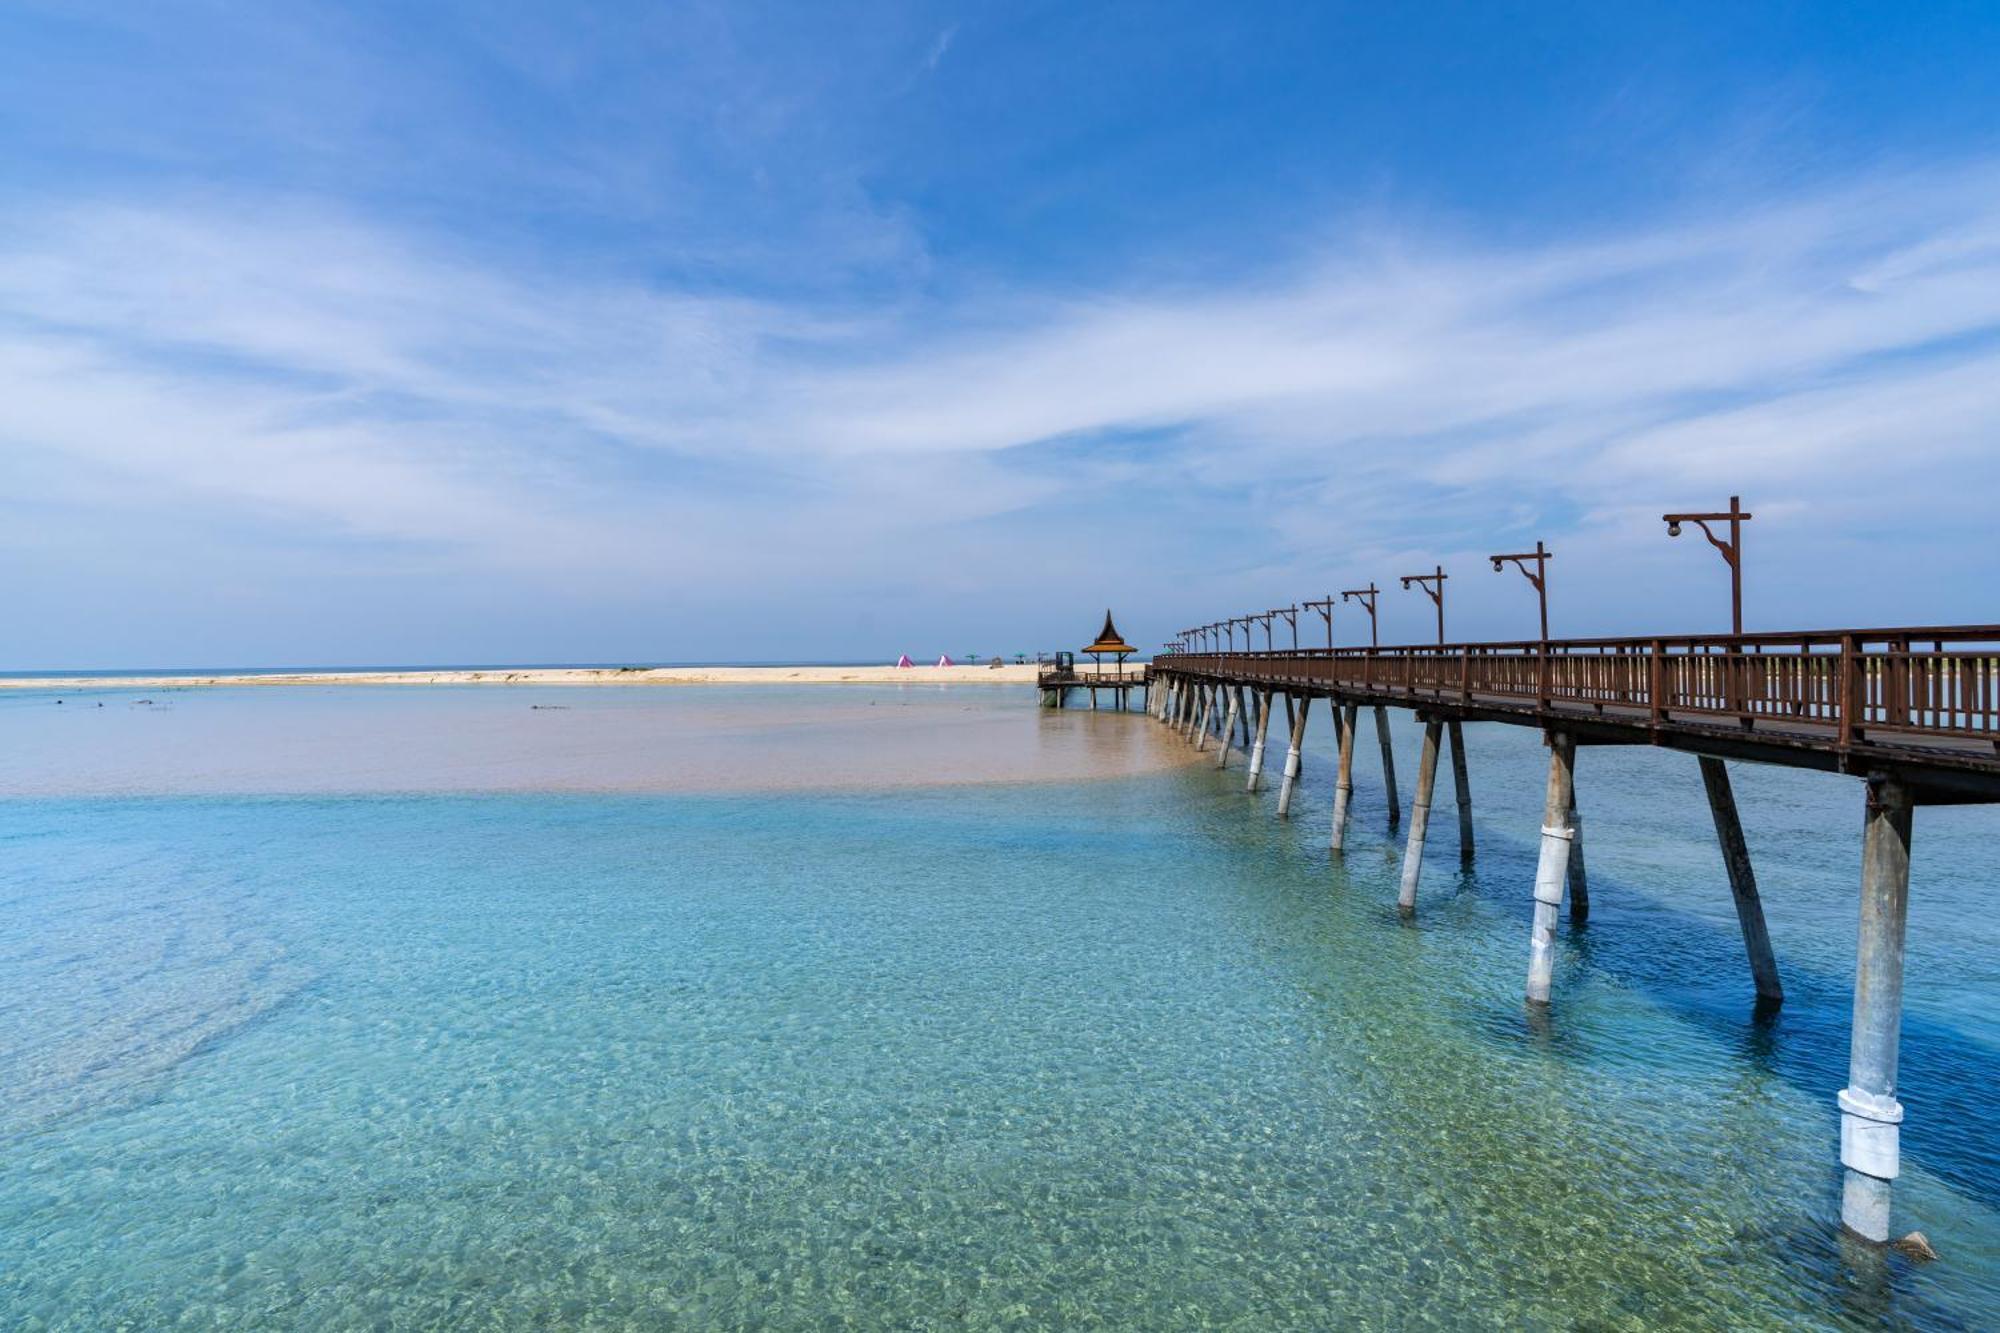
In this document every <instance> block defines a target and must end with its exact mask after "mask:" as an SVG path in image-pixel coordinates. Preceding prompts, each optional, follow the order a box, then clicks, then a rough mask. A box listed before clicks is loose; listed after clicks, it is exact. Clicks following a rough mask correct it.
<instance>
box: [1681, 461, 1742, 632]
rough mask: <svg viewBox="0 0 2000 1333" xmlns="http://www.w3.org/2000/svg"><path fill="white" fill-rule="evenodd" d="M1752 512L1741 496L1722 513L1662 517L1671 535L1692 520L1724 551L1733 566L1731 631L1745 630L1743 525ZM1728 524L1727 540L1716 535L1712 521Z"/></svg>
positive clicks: (1725, 558) (1730, 603) (1730, 593)
mask: <svg viewBox="0 0 2000 1333" xmlns="http://www.w3.org/2000/svg"><path fill="white" fill-rule="evenodd" d="M1750 517H1751V515H1749V514H1747V513H1745V512H1744V510H1743V499H1742V497H1741V496H1736V495H1732V496H1730V497H1729V510H1728V512H1727V513H1721V514H1662V515H1660V519H1661V521H1662V522H1664V523H1665V524H1666V525H1667V535H1668V536H1669V537H1678V536H1680V535H1681V524H1683V523H1692V524H1694V525H1695V526H1696V527H1698V528H1700V529H1701V535H1702V536H1704V537H1706V538H1708V544H1709V545H1710V546H1713V547H1714V548H1715V549H1716V550H1718V551H1720V552H1722V558H1723V560H1724V561H1725V562H1727V563H1728V565H1729V632H1730V633H1732V634H1738V635H1740V634H1742V633H1743V525H1744V524H1745V523H1746V522H1748V521H1749V520H1750ZM1725 522H1726V523H1728V524H1729V538H1728V540H1727V541H1725V540H1723V539H1722V538H1720V537H1718V536H1716V535H1715V530H1714V529H1713V528H1711V527H1709V526H1708V525H1709V524H1711V523H1725Z"/></svg>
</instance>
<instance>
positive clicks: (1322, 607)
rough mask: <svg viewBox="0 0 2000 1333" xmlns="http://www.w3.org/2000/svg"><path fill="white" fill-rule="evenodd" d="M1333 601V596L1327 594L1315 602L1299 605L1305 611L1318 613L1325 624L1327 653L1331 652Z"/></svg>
mask: <svg viewBox="0 0 2000 1333" xmlns="http://www.w3.org/2000/svg"><path fill="white" fill-rule="evenodd" d="M1335 600H1337V599H1336V598H1335V597H1334V595H1333V594H1332V593H1328V594H1327V595H1326V596H1325V597H1323V598H1321V599H1320V600H1319V601H1317V602H1302V603H1300V605H1302V606H1304V607H1305V609H1306V610H1308V611H1317V612H1319V617H1320V619H1321V620H1324V621H1325V622H1326V650H1327V651H1328V652H1329V653H1330V652H1332V651H1333V604H1334V602H1335ZM1296 632H1297V631H1296V628H1295V629H1294V633H1296Z"/></svg>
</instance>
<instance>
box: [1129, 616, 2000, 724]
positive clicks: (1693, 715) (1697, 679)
mask: <svg viewBox="0 0 2000 1333" xmlns="http://www.w3.org/2000/svg"><path fill="white" fill-rule="evenodd" d="M1157 665H1158V666H1159V667H1160V668H1164V669H1166V670H1169V671H1175V672H1188V673H1193V674H1198V675H1226V676H1232V677H1240V678H1243V679H1246V680H1256V681H1262V682H1267V683H1271V684H1279V685H1282V684H1287V683H1295V684H1300V685H1310V686H1316V687H1320V688H1326V689H1333V690H1343V691H1349V692H1353V693H1358V694H1369V695H1378V696H1383V695H1386V696H1391V697H1403V698H1407V699H1409V700H1411V701H1413V702H1423V701H1431V702H1457V703H1462V704H1467V705H1470V704H1473V703H1481V704H1489V705H1490V704H1501V705H1508V706H1520V705H1529V706H1533V707H1536V708H1542V709H1549V710H1552V711H1561V710H1566V711H1570V712H1574V711H1576V710H1578V709H1586V710H1589V711H1591V712H1593V713H1599V714H1603V715H1605V716H1607V717H1612V716H1616V717H1622V718H1626V719H1630V718H1632V717H1633V715H1634V714H1640V715H1643V718H1644V720H1646V721H1649V722H1650V723H1652V724H1653V725H1656V726H1658V725H1664V724H1666V723H1667V722H1668V721H1670V720H1676V719H1678V720H1699V721H1705V722H1711V723H1714V722H1721V723H1729V722H1734V723H1735V724H1737V725H1738V726H1740V727H1742V728H1744V729H1746V730H1756V729H1760V728H1771V727H1774V726H1780V725H1783V726H1788V727H1789V728H1790V729H1791V730H1794V731H1799V730H1805V731H1809V732H1811V733H1813V734H1814V735H1816V736H1817V735H1819V734H1820V733H1825V735H1826V739H1827V741H1828V742H1829V743H1832V744H1836V745H1838V746H1839V747H1841V748H1843V749H1844V748H1847V747H1849V746H1852V745H1854V744H1857V743H1866V742H1867V741H1869V740H1870V739H1871V738H1874V739H1877V740H1888V739H1891V738H1895V739H1900V740H1909V739H1923V738H1932V739H1938V740H1950V741H1974V742H1978V741H1985V742H1989V743H1991V744H1992V745H1993V747H1994V750H1995V752H1996V753H2000V625H1962V626H1946V627H1922V628H1908V629H1871V630H1821V631H1810V632H1806V633H1797V634H1742V635H1734V634H1725V635H1714V636H1704V635H1681V636H1675V637H1671V638H1649V639H1558V640H1552V641H1550V642H1548V643H1546V644H1544V643H1540V642H1534V641H1529V642H1519V643H1461V644H1443V645H1434V644H1425V645H1422V646H1408V647H1391V648H1332V649H1328V648H1306V649H1298V650H1281V651H1278V652H1254V651H1253V652H1237V653H1185V654H1176V655H1175V656H1173V657H1172V658H1170V659H1166V660H1164V661H1162V662H1160V663H1159V664H1157Z"/></svg>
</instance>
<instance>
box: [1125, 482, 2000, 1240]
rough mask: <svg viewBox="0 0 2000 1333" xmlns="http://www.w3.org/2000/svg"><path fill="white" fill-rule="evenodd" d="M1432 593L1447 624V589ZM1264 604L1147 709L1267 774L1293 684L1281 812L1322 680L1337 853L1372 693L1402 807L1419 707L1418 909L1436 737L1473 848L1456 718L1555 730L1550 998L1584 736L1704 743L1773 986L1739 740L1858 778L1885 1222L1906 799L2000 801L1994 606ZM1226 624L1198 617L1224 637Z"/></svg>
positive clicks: (1864, 955) (1841, 1100)
mask: <svg viewBox="0 0 2000 1333" xmlns="http://www.w3.org/2000/svg"><path fill="white" fill-rule="evenodd" d="M1671 517H1672V516H1670V518H1671ZM1695 517H1700V516H1695ZM1745 517H1747V516H1745ZM1718 545H1720V543H1718ZM1538 552H1539V548H1538ZM1539 554H1540V555H1541V556H1543V557H1544V558H1545V557H1546V552H1539ZM1507 558H1509V559H1512V558H1514V557H1507ZM1522 558H1524V559H1531V558H1534V557H1532V556H1524V557H1522ZM1498 559H1499V557H1496V561H1497V560H1498ZM1498 567H1499V566H1498V564H1497V563H1496V565H1495V568H1496V569H1497V568H1498ZM1443 577H1444V572H1443V570H1442V569H1439V570H1438V571H1437V573H1436V574H1435V575H1425V576H1412V578H1413V579H1418V580H1427V579H1431V578H1435V579H1437V580H1438V583H1439V586H1440V587H1441V584H1442V579H1443ZM1537 590H1538V591H1540V590H1541V589H1540V584H1539V583H1537ZM1374 591H1375V589H1374V588H1373V585H1371V586H1370V587H1369V588H1368V589H1366V590H1363V592H1362V593H1357V594H1355V595H1356V596H1361V595H1363V594H1364V593H1365V594H1366V595H1367V598H1368V600H1367V603H1366V604H1367V607H1368V609H1369V610H1370V612H1371V615H1370V622H1371V626H1372V624H1373V619H1374V617H1373V615H1372V611H1373V605H1372V594H1373V593H1374ZM1429 591H1430V589H1429V588H1428V587H1427V588H1426V592H1427V593H1428V592H1429ZM1434 600H1437V601H1438V602H1439V607H1440V621H1439V625H1440V638H1442V625H1443V621H1442V594H1441V592H1439V593H1438V594H1436V595H1435V596H1434ZM1332 604H1333V603H1332V599H1331V598H1329V599H1327V601H1326V602H1323V603H1308V604H1306V605H1309V606H1325V607H1327V608H1328V609H1327V610H1326V611H1325V612H1324V613H1323V614H1325V615H1326V617H1327V622H1328V633H1329V638H1330V637H1331V625H1332V612H1331V607H1332ZM1296 610H1297V608H1293V611H1294V613H1295V612H1296ZM1272 614H1274V613H1269V612H1267V613H1261V615H1259V616H1250V617H1245V618H1242V619H1239V620H1236V621H1231V622H1223V623H1224V624H1227V625H1230V626H1231V627H1232V632H1231V635H1230V637H1231V639H1232V640H1233V639H1234V638H1235V634H1234V632H1233V626H1235V625H1242V626H1244V631H1243V634H1242V638H1243V640H1244V643H1245V645H1246V646H1245V647H1244V648H1242V649H1240V650H1238V649H1236V648H1235V647H1234V644H1233V642H1232V643H1231V645H1230V646H1229V647H1228V648H1225V649H1222V650H1220V651H1217V650H1214V649H1212V648H1207V647H1203V646H1198V647H1197V648H1196V649H1195V650H1194V651H1176V652H1172V653H1169V654H1167V655H1164V656H1162V657H1160V658H1158V659H1156V660H1155V662H1154V663H1153V665H1152V673H1153V688H1152V691H1151V698H1152V712H1153V716H1154V717H1155V718H1157V719H1158V720H1159V721H1161V722H1162V723H1165V724H1169V725H1173V726H1175V727H1177V728H1178V729H1180V730H1181V732H1182V733H1183V734H1184V735H1185V736H1187V738H1188V739H1189V740H1190V741H1191V742H1192V743H1193V744H1194V745H1195V746H1196V748H1197V749H1198V750H1205V749H1206V747H1207V745H1208V742H1209V740H1210V739H1211V738H1215V739H1217V740H1218V741H1219V743H1220V751H1219V754H1218V758H1217V765H1218V766H1219V767H1220V766H1225V765H1226V764H1227V762H1228V758H1229V752H1230V748H1231V746H1232V745H1243V746H1245V747H1246V748H1252V747H1254V748H1253V755H1254V757H1253V759H1252V760H1251V774H1250V778H1249V784H1248V785H1249V786H1250V787H1251V788H1252V789H1254V788H1255V787H1256V785H1257V782H1258V770H1259V768H1260V767H1261V764H1262V759H1263V738H1264V728H1265V726H1266V725H1268V722H1269V717H1270V712H1271V706H1272V702H1273V699H1274V698H1276V699H1278V700H1281V701H1282V704H1283V707H1284V710H1285V713H1286V715H1287V717H1289V718H1292V719H1294V725H1293V726H1292V729H1291V739H1290V743H1289V744H1290V750H1289V753H1288V754H1287V756H1286V763H1285V775H1284V782H1283V786H1282V788H1281V790H1280V795H1279V799H1278V804H1277V813H1278V814H1279V815H1280V816H1281V817H1282V816H1285V815H1288V814H1289V812H1290V809H1291V804H1292V792H1293V786H1294V781H1295V779H1296V776H1297V773H1298V765H1299V753H1300V744H1301V737H1302V736H1303V734H1304V732H1305V730H1306V725H1307V722H1308V720H1309V719H1310V718H1311V717H1312V716H1313V715H1314V712H1315V710H1314V708H1313V705H1314V703H1315V701H1321V700H1323V701H1324V708H1323V710H1321V711H1323V712H1324V713H1325V714H1326V715H1327V716H1329V717H1330V718H1331V719H1332V723H1331V725H1332V726H1333V727H1334V730H1335V740H1336V742H1337V744H1338V746H1339V768H1338V775H1337V779H1336V783H1335V788H1334V820H1333V832H1332V837H1331V846H1332V850H1333V851H1334V852H1335V853H1336V854H1337V853H1338V852H1339V851H1340V849H1341V847H1342V845H1343V842H1344V837H1345V827H1346V823H1347V815H1348V804H1349V793H1350V791H1351V789H1352V776H1351V775H1352V762H1353V752H1354V745H1355V741H1356V731H1357V722H1358V719H1359V717H1360V714H1361V712H1362V710H1364V709H1366V710H1371V711H1373V712H1374V714H1375V716H1376V719H1377V732H1378V736H1379V738H1380V740H1381V743H1382V747H1383V766H1384V776H1385V778H1386V779H1387V785H1388V788H1389V806H1390V827H1391V828H1392V829H1394V828H1395V827H1396V826H1397V822H1398V819H1399V817H1400V809H1399V806H1398V801H1397V797H1396V795H1395V768H1394V756H1393V755H1392V754H1391V752H1390V749H1389V732H1388V729H1387V726H1386V723H1385V721H1384V716H1385V710H1387V709H1389V708H1407V709H1410V710H1411V711H1412V712H1413V713H1414V714H1415V715H1416V717H1417V719H1418V720H1419V721H1420V722H1421V723H1422V725H1423V747H1422V751H1421V754H1420V757H1419V764H1418V769H1417V786H1416V791H1415V793H1414V796H1413V800H1412V806H1411V813H1410V821H1409V831H1408V841H1407V845H1406V848H1405V851H1404V853H1403V856H1404V860H1403V871H1402V875H1401V880H1400V886H1399V894H1398V905H1399V907H1400V908H1401V909H1402V910H1404V911H1405V912H1410V913H1414V912H1415V910H1416V908H1417V904H1418V900H1419V890H1420V887H1421V885H1420V879H1419V874H1420V870H1421V866H1422V860H1423V850H1424V842H1425V839H1426V838H1427V836H1428V832H1429V815H1430V809H1431V795H1432V790H1433V787H1434V784H1435V781H1436V775H1437V768H1438V755H1439V750H1440V747H1441V745H1442V744H1443V743H1444V742H1445V741H1446V740H1449V741H1450V742H1451V749H1452V759H1453V764H1452V771H1453V778H1454V782H1455V785H1456V788H1457V794H1458V810H1459V839H1460V851H1461V854H1462V855H1463V856H1466V857H1471V856H1472V855H1473V843H1472V825H1471V818H1470V810H1471V790H1470V781H1469V775H1468V774H1467V771H1466V766H1465V758H1464V751H1463V748H1462V746H1460V745H1459V744H1458V743H1457V742H1458V738H1459V733H1460V730H1461V729H1462V728H1463V727H1464V726H1465V725H1466V724H1471V723H1498V724H1504V725H1510V726H1521V727H1532V728H1535V729H1537V730H1539V731H1540V732H1541V733H1542V734H1543V737H1544V740H1545V742H1546V744H1547V746H1548V749H1549V755H1550V759H1549V771H1548V779H1547V798H1546V801H1545V804H1544V812H1543V817H1542V824H1541V827H1540V829H1539V831H1538V840H1539V843H1540V858H1539V864H1538V867H1537V871H1536V875H1535V882H1534V885H1533V904H1534V908H1533V926H1532V929H1531V933H1530V939H1529V950H1528V966H1527V980H1526V987H1525V990H1526V997H1527V1000H1528V1002H1529V1003H1530V1004H1531V1005H1534V1006H1538V1007H1539V1006H1546V1005H1547V1004H1548V1003H1549V1000H1550V995H1551V989H1552V986H1553V981H1554V971H1555V941H1556V937H1557V932H1558V931H1559V929H1560V928H1561V923H1560V917H1561V915H1562V908H1563V905H1564V902H1565V899H1566V898H1567V901H1568V904H1569V917H1570V919H1571V921H1573V922H1576V921H1581V920H1582V919H1583V917H1584V916H1585V915H1586V914H1587V913H1588V911H1589V897H1588V880H1587V878H1586V875H1585V869H1584V859H1583V844H1582V823H1581V820H1580V818H1579V817H1578V815H1577V801H1576V758H1577V755H1578V753H1579V751H1580V750H1582V749H1588V748H1591V747H1607V746H1619V745H1649V746H1655V747H1660V748H1664V749H1671V750H1680V751H1684V752H1686V753H1688V754H1690V755H1693V756H1695V757H1697V759H1698V760H1699V763H1700V767H1701V772H1702V778H1703V784H1704V787H1705V789H1706V791H1707V795H1708V803H1709V808H1710V812H1711V815H1712V817H1713V820H1714V823H1715V829H1716V836H1717V839H1718V841H1719V843H1720V845H1721V849H1722V855H1723V862H1724V866H1725V868H1726V870H1727V874H1728V879H1729V886H1730V892H1731V894H1732V896H1733V898H1734V900H1735V906H1736V914H1737V918H1738V921H1739V923H1740V925H1741V929H1742V935H1743V943H1744V950H1745V954H1746V956H1747V961H1748V964H1749V968H1748V970H1749V974H1750V980H1751V983H1752V985H1753V986H1754V991H1755V995H1756V997H1757V1003H1758V1004H1760V1005H1763V1006H1770V1005H1775V1004H1779V1003H1781V1002H1782V1000H1783V995H1784V991H1783V986H1782V983H1781V981H1780V979H1779V970H1778V965H1777V958H1776V954H1775V951H1774V949H1773V947H1772V941H1771V938H1770V934H1769V932H1768V930H1767V929H1766V928H1765V924H1764V911H1763V905H1762V902H1761V901H1760V899H1759V898H1758V894H1757V883H1756V876H1755V872H1754V869H1753V867H1752V865H1751V861H1750V853H1749V849H1748V846H1747V844H1746V843H1745V841H1744V837H1743V831H1742V828H1741V826H1740V824H1739V822H1738V819H1737V811H1736V801H1735V797H1734V794H1733V792H1732V789H1731V786H1730V781H1729V773H1728V767H1727V761H1731V760H1734V761H1739V762H1752V763H1765V764H1781V765H1785V766H1788V767H1794V768H1809V769H1819V770H1822V771H1826V772H1832V773H1843V774H1849V775H1852V776H1854V777H1855V778H1858V779H1860V780H1861V782H1862V784H1863V786H1864V792H1865V795H1864V802H1863V812H1862V813H1863V818H1864V825H1863V827H1864V839H1863V851H1862V860H1861V866H1860V875H1859V879H1860V913H1859V918H1860V925H1859V944H1858V950H1857V957H1856V971H1855V983H1854V1020H1853V1036H1852V1049H1851V1056H1850V1062H1849V1072H1848V1083H1847V1086H1846V1087H1845V1088H1843V1089H1842V1090H1841V1091H1840V1093H1839V1095H1838V1097H1837V1098H1836V1103H1837V1106H1838V1109H1839V1115H1840V1161H1841V1164H1842V1167H1843V1172H1844V1177H1843V1179H1844V1185H1843V1195H1842V1206H1841V1220H1842V1222H1843V1224H1844V1226H1845V1227H1846V1229H1847V1230H1849V1231H1850V1232H1852V1233H1853V1234H1855V1235H1857V1236H1860V1237H1862V1238H1864V1239H1866V1240H1869V1241H1872V1242H1876V1243H1884V1242H1887V1241H1888V1239H1889V1235H1890V1229H1889V1202H1890V1189H1891V1182H1893V1181H1894V1180H1895V1178H1896V1176H1897V1175H1898V1173H1899V1171H1900V1159H1899V1149H1898V1140H1899V1126H1900V1124H1901V1122H1902V1119H1903V1107H1902V1105H1901V1103H1899V1102H1898V1101H1897V1098H1896V1065H1897V1047H1898V1042H1899V1031H1900V1026H1901V1018H1902V974H1903V935H1904V919H1905V911H1906V908H1907V905H1908V899H1909V866H1910V839H1911V834H1912V828H1913V815H1914V812H1915V810H1916V809H1917V808H1918V807H1920V806H1925V805H1952V804H1967V803H1991V802H2000V625H1971V626H1943V627H1938V626H1932V627H1920V628H1901V629H1871V630H1827V631H1812V632H1805V633H1792V634H1741V633H1732V634H1726V635H1712V636H1703V635H1693V636H1689V635H1681V636H1673V637H1664V638H1636V639H1634V638H1621V639H1568V640H1536V641H1531V642H1515V643H1439V644H1435V645H1423V646H1413V647H1377V646H1370V647H1365V648H1331V647H1329V648H1323V649H1315V648H1299V647H1296V646H1294V647H1291V648H1285V649H1279V648H1275V647H1273V646H1271V645H1270V644H1269V634H1270V619H1269V617H1270V616H1271V615H1272ZM1275 614H1284V613H1283V612H1278V613H1275ZM1545 614H1546V613H1545ZM1739 618H1740V611H1739ZM1260 619H1261V620H1262V621H1263V624H1264V626H1265V631H1266V636H1267V645H1266V647H1265V648H1264V649H1263V650H1256V649H1254V648H1252V647H1250V646H1249V644H1250V634H1249V628H1250V626H1251V625H1252V624H1253V623H1254V622H1256V621H1258V620H1260ZM1220 629H1221V626H1220V625H1218V626H1211V627H1209V628H1208V629H1207V630H1204V631H1192V632H1190V633H1192V634H1196V635H1210V636H1212V637H1213V638H1215V639H1217V640H1219V638H1220V633H1219V631H1220ZM1294 637H1295V638H1296V625H1295V624H1294ZM1175 646H1176V647H1185V646H1186V645H1185V644H1182V645H1175ZM1253 716H1254V717H1255V719H1256V721H1255V724H1254V727H1253V725H1252V723H1251V718H1252V717H1253ZM1253 732H1254V739H1253ZM1906 1240H1907V1243H1908V1246H1909V1248H1912V1249H1920V1248H1922V1246H1921V1242H1920V1240H1918V1239H1916V1238H1906Z"/></svg>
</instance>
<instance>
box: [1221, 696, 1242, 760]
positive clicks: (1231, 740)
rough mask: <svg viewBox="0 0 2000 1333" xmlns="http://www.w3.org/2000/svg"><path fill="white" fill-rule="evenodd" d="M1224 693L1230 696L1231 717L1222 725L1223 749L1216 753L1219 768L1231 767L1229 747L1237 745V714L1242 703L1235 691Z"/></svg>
mask: <svg viewBox="0 0 2000 1333" xmlns="http://www.w3.org/2000/svg"><path fill="white" fill-rule="evenodd" d="M1223 693H1224V694H1226V695H1228V696H1229V716H1228V718H1227V719H1226V720H1224V722H1223V724H1222V747H1221V748H1220V749H1219V750H1217V751H1216V753H1215V766H1216V767H1217V768H1228V767H1229V747H1230V746H1232V745H1234V744H1235V743H1236V713H1237V709H1238V707H1239V706H1240V704H1241V702H1242V699H1241V696H1240V695H1238V694H1237V692H1236V691H1235V690H1231V689H1225V690H1223Z"/></svg>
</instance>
